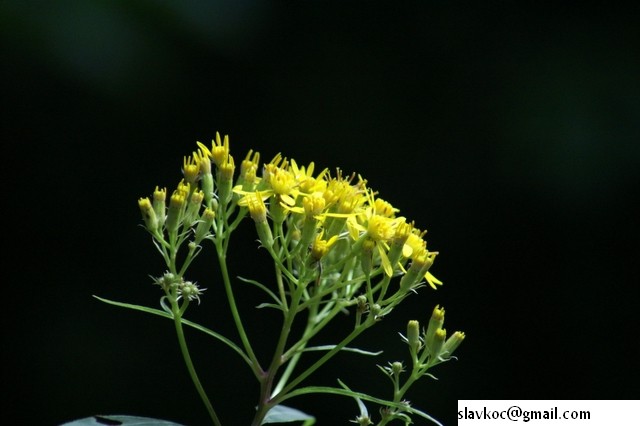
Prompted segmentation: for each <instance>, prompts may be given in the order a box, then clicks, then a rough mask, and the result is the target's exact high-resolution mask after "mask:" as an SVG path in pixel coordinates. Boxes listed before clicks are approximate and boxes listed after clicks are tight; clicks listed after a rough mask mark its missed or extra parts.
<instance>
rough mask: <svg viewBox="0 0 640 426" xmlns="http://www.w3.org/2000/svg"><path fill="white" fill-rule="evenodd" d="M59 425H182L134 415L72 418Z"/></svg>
mask: <svg viewBox="0 0 640 426" xmlns="http://www.w3.org/2000/svg"><path fill="white" fill-rule="evenodd" d="M60 426H182V425H180V424H179V423H174V422H169V421H167V420H158V419H152V418H150V417H136V416H118V415H115V416H114V415H109V416H92V417H87V418H84V419H78V420H74V421H72V422H68V423H65V424H63V425H60Z"/></svg>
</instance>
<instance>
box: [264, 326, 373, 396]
mask: <svg viewBox="0 0 640 426" xmlns="http://www.w3.org/2000/svg"><path fill="white" fill-rule="evenodd" d="M374 323H375V319H374V318H373V315H369V316H368V317H367V318H366V320H365V321H364V322H363V323H362V324H360V326H359V327H357V328H355V329H354V330H353V331H351V333H349V335H348V336H347V337H345V338H344V339H342V341H341V342H340V343H338V344H337V345H336V346H335V347H334V348H333V349H331V350H330V351H329V352H327V353H326V354H324V356H322V357H321V358H320V359H319V360H317V361H316V362H315V363H314V364H313V365H311V366H310V367H309V368H307V369H306V370H305V371H303V372H302V373H300V375H299V376H298V377H296V378H295V379H293V380H292V381H291V382H290V383H289V384H288V385H287V386H285V388H284V389H283V390H282V392H280V393H279V394H278V395H276V396H275V397H274V398H273V401H274V402H275V403H279V402H280V401H282V400H284V399H285V398H286V395H287V394H288V393H289V392H291V391H292V390H293V389H294V388H295V387H296V386H298V385H299V384H300V382H302V381H303V380H304V379H306V378H307V377H309V376H310V375H311V374H312V373H313V372H314V371H316V370H317V369H318V368H320V367H321V366H322V365H324V364H325V363H326V362H327V361H329V360H330V359H331V358H332V357H333V356H334V355H335V354H337V353H338V352H340V351H341V350H342V348H344V347H345V346H347V345H348V344H349V343H350V342H351V341H352V340H353V339H355V338H356V337H358V336H359V335H360V334H361V333H362V332H363V331H365V330H366V329H367V328H369V327H371V326H372V325H373V324H374Z"/></svg>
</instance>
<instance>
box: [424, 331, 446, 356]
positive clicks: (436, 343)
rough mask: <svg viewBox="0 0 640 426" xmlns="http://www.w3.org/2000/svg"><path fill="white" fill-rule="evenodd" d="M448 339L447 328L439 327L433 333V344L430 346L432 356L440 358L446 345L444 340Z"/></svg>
mask: <svg viewBox="0 0 640 426" xmlns="http://www.w3.org/2000/svg"><path fill="white" fill-rule="evenodd" d="M446 339H447V330H445V329H444V328H439V329H437V330H436V332H435V333H434V335H433V340H432V342H431V346H430V347H428V349H429V354H430V355H431V357H432V358H438V357H439V356H440V354H441V353H442V347H443V346H444V342H445V340H446Z"/></svg>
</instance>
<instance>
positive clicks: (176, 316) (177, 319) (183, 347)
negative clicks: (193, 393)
mask: <svg viewBox="0 0 640 426" xmlns="http://www.w3.org/2000/svg"><path fill="white" fill-rule="evenodd" d="M187 303H188V301H185V302H184V304H185V305H186V304H187ZM172 311H173V322H174V324H175V326H176V334H177V335H178V343H179V344H180V351H181V352H182V357H183V358H184V362H185V364H186V366H187V370H189V375H190V376H191V380H192V381H193V384H194V385H195V387H196V389H197V390H198V394H199V395H200V398H201V399H202V402H203V403H204V405H205V406H206V407H207V411H208V412H209V416H210V417H211V420H212V421H213V424H214V425H216V426H221V423H220V419H218V415H217V414H216V412H215V410H214V409H213V406H212V405H211V401H209V397H208V396H207V393H206V392H205V391H204V388H203V387H202V383H200V379H199V378H198V374H197V373H196V369H195V367H194V365H193V361H192V360H191V355H189V349H188V347H187V341H186V339H185V337H184V330H183V328H182V320H181V316H180V311H181V309H180V308H179V307H178V303H177V302H173V303H172Z"/></svg>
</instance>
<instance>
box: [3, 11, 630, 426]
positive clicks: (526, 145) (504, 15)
mask: <svg viewBox="0 0 640 426" xmlns="http://www.w3.org/2000/svg"><path fill="white" fill-rule="evenodd" d="M526 3H528V2H526ZM526 3H523V2H500V1H488V2H470V1H432V0H424V1H412V2H389V1H386V2H384V1H369V2H356V1H344V2H336V1H334V2H326V1H297V2H285V1H272V2H271V1H259V0H240V1H226V2H224V1H200V2H190V1H189V2H172V1H136V2H130V1H99V0H86V1H64V0H58V1H52V2H35V1H2V2H0V37H1V40H2V44H1V46H2V47H1V51H0V52H1V55H2V58H1V61H0V62H1V70H2V80H1V81H2V83H1V84H2V87H1V90H2V91H1V96H2V114H1V123H2V129H1V130H2V135H1V137H2V151H3V154H2V158H3V160H4V166H3V168H2V169H3V174H5V175H6V176H5V178H4V182H5V185H6V187H5V190H4V191H3V194H4V197H3V210H4V214H3V215H2V216H3V221H4V223H5V226H4V233H3V245H4V253H5V255H3V265H4V266H3V269H4V271H3V280H2V281H3V286H4V291H3V296H4V297H3V299H4V303H3V306H4V309H3V310H4V315H3V327H2V328H3V345H2V347H3V349H2V352H3V357H4V359H5V361H4V362H3V363H2V368H3V379H2V386H3V387H4V388H5V389H4V391H3V395H4V397H3V402H2V404H3V406H4V408H3V410H2V413H3V417H7V418H12V417H13V418H17V419H20V421H19V424H30V425H31V424H40V425H57V424H60V423H63V422H66V421H70V420H73V419H76V418H81V417H86V416H90V415H92V414H131V415H139V416H149V417H157V418H164V419H167V420H173V421H175V422H180V423H183V424H187V425H202V424H207V422H208V417H207V413H206V411H205V409H204V408H203V407H202V405H201V402H200V401H199V399H198V396H197V394H196V392H195V390H194V389H193V387H192V385H191V383H190V381H189V378H188V375H187V374H186V369H185V367H184V365H183V364H182V362H181V358H180V354H179V350H178V346H177V342H176V339H175V336H174V333H173V329H172V324H171V322H169V321H166V320H164V319H161V318H156V317H151V316H149V315H145V314H142V313H138V312H129V311H126V310H123V309H119V308H116V307H112V306H107V305H105V304H102V303H100V302H98V301H97V300H95V299H93V298H92V295H100V296H103V297H107V298H111V299H116V300H121V301H127V302H131V303H139V304H144V305H149V306H158V305H157V303H158V298H159V296H160V294H159V290H158V289H157V288H156V287H154V286H152V285H151V281H150V279H149V275H150V274H154V275H158V274H160V273H161V272H162V271H163V270H164V269H163V265H162V263H161V259H160V256H159V255H157V253H156V252H155V249H154V247H153V246H152V244H151V241H150V238H149V237H148V235H147V234H146V233H145V231H144V230H143V229H142V228H141V227H139V226H138V225H139V224H140V223H141V218H140V213H139V210H138V206H137V199H138V198H139V197H141V196H148V195H150V194H151V192H152V191H153V189H154V187H155V186H156V185H160V186H168V187H169V188H171V187H173V186H174V185H175V184H176V183H177V182H178V181H179V179H180V170H181V166H182V159H183V156H185V155H189V154H191V153H192V151H193V150H194V148H196V141H201V142H204V143H206V144H210V141H211V139H213V138H214V137H215V132H216V131H219V132H221V133H222V134H229V135H230V140H231V149H232V153H234V154H235V157H236V159H238V158H242V157H243V156H244V155H245V153H246V152H247V151H248V150H249V149H254V150H257V151H259V152H260V153H261V154H262V158H263V159H264V160H266V161H268V160H270V159H271V158H272V157H273V156H274V155H275V154H277V153H278V152H282V153H283V155H285V156H287V157H293V158H295V159H296V160H297V161H298V163H299V164H300V163H302V164H306V163H308V162H310V161H314V162H315V163H316V165H317V166H318V167H329V168H331V169H335V168H336V167H340V168H341V169H343V170H344V171H345V172H352V171H355V172H358V173H360V174H362V175H363V176H364V177H366V178H367V179H368V181H369V183H370V186H371V187H373V188H375V189H377V190H378V191H379V192H380V194H381V196H382V197H383V198H385V199H387V200H389V201H390V202H392V203H393V204H394V205H395V206H397V207H398V208H400V209H401V214H403V215H405V216H406V217H408V218H410V219H413V220H415V221H416V224H417V226H419V227H420V228H423V229H424V228H426V229H428V230H429V233H428V235H427V239H428V241H429V247H430V248H431V249H432V250H438V251H439V252H440V253H441V254H440V256H439V257H438V259H437V262H436V264H435V266H434V268H433V272H434V274H435V275H436V276H437V277H438V278H440V279H441V280H442V281H444V286H443V287H442V288H440V289H438V290H437V291H432V290H430V289H428V288H425V289H423V290H422V291H421V292H420V293H419V294H418V295H415V296H413V297H411V298H410V299H408V300H407V302H406V304H405V305H403V308H402V309H401V310H396V311H395V312H394V313H393V314H392V315H391V316H390V317H388V318H387V319H385V320H384V321H383V322H382V323H381V324H380V325H379V326H377V327H376V328H374V329H373V331H372V332H371V333H369V334H366V335H365V336H364V337H363V339H362V341H361V345H362V346H363V347H364V348H366V349H370V350H379V349H384V350H385V353H384V354H383V355H381V356H380V357H379V358H377V359H375V360H374V359H369V358H367V359H364V360H363V359H362V358H359V357H358V356H356V355H353V354H344V355H340V356H339V357H338V358H337V359H336V361H335V362H333V363H332V364H331V365H329V366H327V368H325V369H324V370H322V371H321V372H320V374H317V375H316V376H314V379H313V380H310V381H309V382H308V383H310V384H311V383H317V384H323V385H335V384H336V379H337V378H340V379H342V380H344V381H345V382H346V383H347V384H349V385H350V386H351V387H352V388H353V389H358V390H362V391H371V392H372V393H376V394H378V396H381V397H384V396H387V395H388V394H390V392H391V388H390V385H389V383H387V379H385V378H384V377H383V376H382V374H381V373H380V372H379V371H378V369H377V368H376V367H375V364H376V363H378V364H386V362H387V361H394V360H400V359H404V358H403V357H405V355H406V352H405V351H406V347H405V346H404V345H403V344H402V343H401V342H400V340H399V337H398V335H397V333H398V332H404V328H405V324H406V321H407V320H409V319H419V320H421V321H427V319H428V317H429V315H430V312H431V310H432V309H433V307H434V306H435V305H436V304H441V305H443V306H444V307H445V309H446V311H447V320H446V323H445V325H446V327H447V329H448V330H449V331H450V332H452V331H453V330H464V331H465V332H466V334H467V339H466V341H465V342H464V344H463V346H461V348H460V349H459V351H458V354H457V355H458V356H459V360H458V361H455V362H450V363H447V364H444V365H441V366H439V367H437V368H436V369H434V371H433V373H434V374H435V375H436V376H437V377H438V379H439V380H438V381H434V380H424V381H423V382H418V384H417V385H416V386H415V387H414V388H413V389H412V392H411V393H410V394H409V395H408V396H409V398H410V399H411V400H412V401H413V403H414V405H415V406H416V407H419V408H422V409H424V410H425V411H427V412H429V413H430V414H432V415H433V416H434V417H436V418H438V419H440V420H441V421H442V422H443V423H444V424H446V425H449V424H455V422H456V420H455V412H456V407H457V400H459V399H629V398H635V399H637V398H638V393H637V383H638V379H640V377H638V369H637V363H636V360H637V359H638V356H639V355H640V353H639V351H638V349H637V330H638V325H639V324H638V311H639V304H638V298H637V296H638V285H639V284H640V274H639V273H638V265H637V264H638V259H639V255H640V250H639V249H638V233H639V231H640V229H639V228H640V226H639V225H640V221H639V219H638V218H639V217H640V209H639V207H638V206H639V205H640V203H639V201H640V200H639V199H640V145H639V142H640V139H639V135H640V27H639V26H638V25H637V23H638V17H639V16H640V15H639V12H640V8H638V6H637V5H636V6H632V7H626V8H621V7H618V6H615V5H612V4H611V3H606V4H605V3H604V2H601V3H600V4H598V3H590V4H588V5H587V4H584V3H582V4H581V5H580V6H579V7H572V6H568V5H567V6H563V5H559V4H554V5H553V6H551V7H549V6H546V5H545V6H542V5H532V4H526ZM251 228H252V227H251V226H250V224H249V223H248V224H247V227H246V229H247V231H246V234H242V232H241V233H240V236H239V237H238V238H236V243H237V246H236V247H235V250H234V252H233V253H235V256H236V257H235V258H234V259H233V260H232V274H234V275H243V274H244V275H249V274H253V277H254V278H259V277H260V276H261V274H262V273H263V272H264V273H265V274H268V273H269V269H268V268H265V269H261V268H262V266H261V264H260V262H259V261H258V262H257V263H256V260H255V259H260V257H261V256H263V257H264V253H261V252H260V251H258V250H257V248H256V247H257V245H256V243H255V242H254V237H253V235H252V233H251V231H252V229H251ZM243 232H244V231H243ZM207 249H208V253H209V254H212V253H213V251H212V250H211V247H207ZM206 253H207V252H206V251H205V253H203V254H202V255H201V256H200V257H199V258H198V261H197V262H196V264H195V265H194V270H193V275H194V278H195V279H197V280H198V281H199V282H200V283H201V284H202V285H203V286H204V287H207V288H208V290H207V292H206V293H205V296H204V298H203V302H202V304H201V305H200V306H199V307H193V308H192V309H191V310H190V312H189V314H188V316H189V318H190V319H194V320H198V321H202V322H203V323H204V324H205V325H207V326H209V327H211V328H213V329H216V330H219V331H221V332H223V333H225V334H227V335H229V336H230V337H232V338H233V339H236V335H235V334H234V331H233V327H232V325H231V317H230V315H229V313H228V310H227V309H226V306H225V305H224V301H223V299H222V298H223V297H224V296H223V291H222V288H221V284H220V283H219V282H218V281H217V276H218V275H217V272H218V271H217V269H216V268H215V265H214V262H213V258H207V254H206ZM238 285H239V291H238V293H239V295H238V297H239V299H240V300H241V302H240V303H244V304H245V305H243V306H244V312H243V314H244V315H245V316H246V317H247V323H248V324H249V325H248V328H249V329H250V330H251V331H250V333H251V335H252V336H253V337H254V339H255V340H256V342H257V351H258V353H259V354H262V356H263V357H266V356H267V355H268V354H269V353H270V351H271V350H272V345H273V335H274V333H275V332H277V331H278V327H279V325H278V324H279V323H278V317H277V315H275V314H273V313H270V312H262V311H260V312H255V310H254V309H253V308H252V306H254V305H256V304H258V303H259V302H261V301H262V299H261V295H260V294H259V293H258V292H257V291H256V290H255V289H253V288H250V287H246V286H244V287H243V286H242V285H241V284H238ZM351 321H352V319H350V318H344V319H343V321H342V322H341V323H340V321H338V324H336V326H335V327H333V328H331V329H330V330H328V332H327V333H326V334H325V335H324V336H321V339H322V341H321V342H319V343H330V342H331V341H333V340H335V339H336V338H337V337H338V336H343V335H344V334H346V331H347V330H348V329H349V327H351V324H352V322H351ZM187 337H188V339H189V340H190V342H191V343H192V351H193V353H194V361H195V363H196V365H198V366H199V371H200V375H201V378H202V381H203V383H204V386H205V387H206V388H207V390H209V391H210V393H211V397H212V399H213V401H214V404H216V403H217V404H216V407H217V409H218V410H219V414H220V416H221V418H222V419H223V421H225V420H226V422H225V424H233V425H235V424H237V425H243V424H248V423H249V419H250V418H251V415H252V409H253V406H254V405H255V402H256V398H257V388H256V387H255V385H254V383H253V379H252V377H251V375H250V374H249V371H247V370H246V368H245V366H244V365H243V364H242V363H241V362H240V360H238V359H236V356H235V355H234V354H233V353H232V352H231V351H229V350H227V349H226V348H225V347H222V346H221V345H218V344H216V343H212V342H211V341H210V340H209V339H207V338H206V337H205V336H203V335H201V334H198V333H196V332H189V333H188V336H187ZM634 386H635V387H634ZM289 405H292V406H295V407H297V408H300V409H302V410H306V411H308V412H311V413H313V414H315V415H317V417H318V424H320V425H326V424H347V420H348V419H353V418H354V417H355V416H356V415H357V414H358V410H357V406H356V404H355V403H354V401H352V400H348V399H345V398H341V397H331V396H323V397H320V398H315V397H307V398H305V397H301V398H299V399H298V400H291V401H290V404H289ZM369 409H370V410H371V411H372V412H374V413H375V412H376V411H377V407H375V406H373V405H369ZM416 422H417V423H416V424H424V423H420V421H419V420H416Z"/></svg>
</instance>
